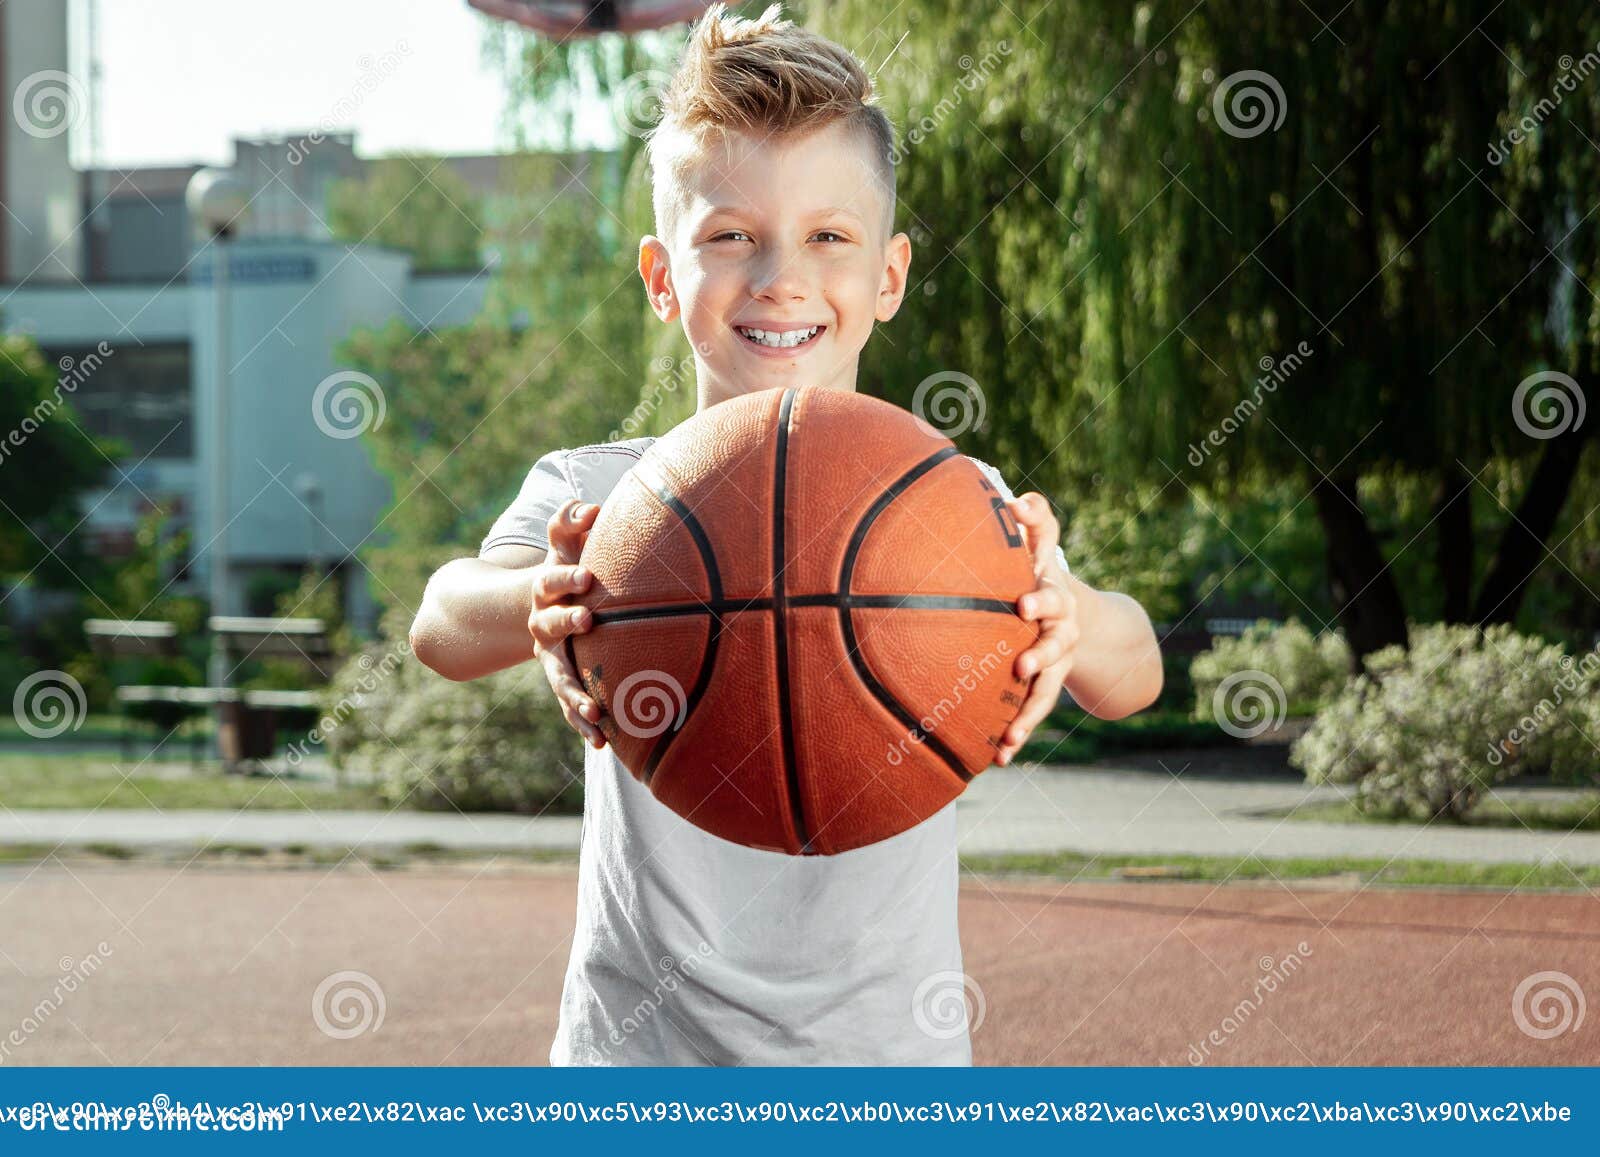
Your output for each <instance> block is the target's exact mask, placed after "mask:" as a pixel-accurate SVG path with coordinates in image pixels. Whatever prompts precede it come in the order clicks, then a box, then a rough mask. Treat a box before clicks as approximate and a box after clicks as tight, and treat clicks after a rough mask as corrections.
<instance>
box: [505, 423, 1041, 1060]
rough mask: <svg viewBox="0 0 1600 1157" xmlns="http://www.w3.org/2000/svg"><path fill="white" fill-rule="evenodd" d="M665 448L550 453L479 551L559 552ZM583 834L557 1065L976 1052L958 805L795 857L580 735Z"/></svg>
mask: <svg viewBox="0 0 1600 1157" xmlns="http://www.w3.org/2000/svg"><path fill="white" fill-rule="evenodd" d="M653 441H654V439H651V438H634V439H630V440H628V441H625V442H610V443H605V444H603V445H596V446H583V447H579V448H578V449H575V450H557V451H554V452H552V453H550V454H546V455H545V456H544V457H542V458H540V459H539V460H538V462H536V463H535V464H534V466H533V469H532V470H530V471H529V472H528V476H527V479H526V480H525V481H524V482H523V485H522V490H521V492H520V493H519V494H518V496H517V498H516V500H515V501H514V502H513V503H512V504H511V506H510V507H509V508H508V509H507V510H506V511H505V513H504V514H502V515H501V516H500V517H499V519H497V520H496V521H495V524H494V526H493V528H491V530H490V531H489V535H488V537H487V538H485V539H484V541H483V546H482V548H481V550H484V551H486V550H488V549H489V548H491V547H494V546H500V545H504V544H507V543H515V544H521V545H526V546H536V547H540V548H543V549H548V547H549V543H548V540H547V538H546V530H547V524H548V523H549V520H550V516H551V515H552V514H554V513H555V511H556V510H557V509H559V508H560V506H561V505H562V503H564V502H566V501H567V500H568V499H572V498H577V499H580V500H581V501H584V502H593V503H601V502H604V501H605V499H606V497H607V495H609V494H610V493H611V491H612V489H613V488H614V487H615V486H616V484H617V483H618V481H620V480H621V478H622V476H623V475H624V474H626V473H627V472H628V470H629V469H631V468H632V466H633V464H634V463H635V462H637V461H638V460H639V457H640V455H641V454H643V453H644V451H645V450H646V449H647V448H648V447H649V445H650V444H651V442H653ZM974 461H976V459H974ZM977 465H978V466H979V467H980V468H981V469H982V470H983V472H984V473H985V474H986V475H987V476H988V477H989V480H990V481H991V482H993V483H994V484H995V487H996V488H997V489H998V490H999V492H1000V493H1001V494H1002V495H1003V496H1005V497H1006V498H1010V497H1012V493H1011V490H1010V488H1009V487H1007V485H1006V483H1005V480H1004V479H1003V478H1001V477H1000V474H999V472H998V471H996V470H995V469H994V468H993V467H992V466H989V465H987V464H985V463H982V462H978V463H977ZM1057 549H1058V557H1059V558H1060V561H1061V564H1062V566H1063V567H1065V566H1066V557H1065V555H1064V554H1061V553H1060V551H1059V548H1057ZM580 845H581V847H580V851H579V858H578V914H577V927H576V930H575V932H574V935H573V942H572V955H571V957H570V959H569V961H568V964H567V973H566V983H565V986H564V989H563V991H562V995H561V1020H560V1026H559V1027H558V1028H557V1030H556V1038H555V1043H554V1045H553V1046H552V1047H551V1050H550V1063H551V1064H554V1065H970V1064H971V1063H972V1044H971V1038H970V1035H969V1032H968V1026H967V1015H968V1014H967V1006H966V995H967V994H966V992H965V991H964V988H965V986H967V985H970V983H971V981H970V980H969V979H968V978H967V977H965V976H964V974H963V972H962V966H961V941H960V938H959V936H958V934H957V924H956V898H957V875H958V872H957V859H956V804H955V802H954V801H952V802H951V803H949V804H948V805H946V806H945V807H944V808H943V809H942V810H941V811H939V812H938V813H936V814H935V815H933V816H931V817H929V818H928V819H926V820H924V821H923V822H922V823H920V824H918V825H917V826H916V827H914V828H911V829H909V830H907V831H904V832H902V833H900V834H899V835H897V836H894V837H892V838H891V839H887V840H884V841H882V842H880V843H876V844H872V845H869V846H867V847H864V848H857V849H855V850H854V851H849V852H843V853H840V854H838V855H832V856H789V855H784V854H782V853H779V852H768V851H758V850H756V849H753V848H747V847H745V846H743V845H742V844H736V843H732V842H731V841H728V840H724V839H720V838H719V837H717V836H713V835H711V834H710V833H709V832H706V831H703V830H702V829H700V828H697V827H695V826H694V825H693V824H691V823H689V822H688V821H687V820H685V819H683V818H682V817H680V816H679V815H678V814H677V813H676V812H674V811H672V810H671V809H670V808H668V807H667V806H666V805H665V804H663V803H661V802H660V801H659V800H657V799H656V798H655V797H654V796H653V795H651V794H650V789H649V788H647V787H645V786H644V785H643V784H641V783H640V782H639V781H638V780H636V779H634V777H633V776H632V774H630V773H629V771H628V770H627V768H625V767H624V766H623V765H622V762H621V761H620V760H618V759H617V757H616V755H615V754H613V752H612V749H611V747H610V745H607V746H606V747H604V748H603V749H601V750H599V751H596V750H595V749H594V748H592V747H590V746H588V745H587V744H585V746H584V804H583V825H582V834H581V836H580Z"/></svg>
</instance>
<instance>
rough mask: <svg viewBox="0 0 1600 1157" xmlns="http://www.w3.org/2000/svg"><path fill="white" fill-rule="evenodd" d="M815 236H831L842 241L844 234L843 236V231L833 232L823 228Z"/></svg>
mask: <svg viewBox="0 0 1600 1157" xmlns="http://www.w3.org/2000/svg"><path fill="white" fill-rule="evenodd" d="M817 237H819V238H822V237H831V238H833V239H834V240H835V241H843V240H845V236H844V234H843V233H835V232H834V231H833V230H832V229H824V230H823V231H822V232H820V233H818V234H817Z"/></svg>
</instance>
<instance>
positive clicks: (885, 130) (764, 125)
mask: <svg viewBox="0 0 1600 1157" xmlns="http://www.w3.org/2000/svg"><path fill="white" fill-rule="evenodd" d="M840 122H843V123H844V124H846V125H847V126H849V128H850V129H851V130H852V132H853V133H855V134H856V135H858V136H859V137H860V138H861V140H862V142H863V144H864V146H865V147H866V149H867V151H868V153H869V155H870V157H871V162H872V163H871V172H872V175H873V177H874V178H875V179H876V180H877V182H878V184H879V185H880V186H881V188H882V191H883V194H884V198H885V202H886V209H885V219H886V221H885V223H886V225H887V224H892V222H893V220H894V202H895V177H894V160H893V155H894V126H893V125H892V124H891V123H890V121H889V118H888V116H887V115H886V114H885V113H884V111H883V109H881V108H879V107H878V105H877V103H876V95H875V93H874V91H873V85H872V77H871V76H869V75H868V74H867V70H866V69H865V68H863V67H862V65H861V61H860V60H858V59H856V56H855V54H854V53H852V52H851V51H850V50H849V49H847V48H844V47H843V46H841V45H839V44H836V43H834V42H833V41H831V40H829V39H828V38H827V37H825V36H820V35H818V34H817V33H815V32H810V31H807V30H806V29H804V28H801V27H799V26H798V25H797V24H795V23H794V21H792V20H786V19H783V18H782V6H781V5H778V4H772V5H770V6H769V7H768V8H767V9H766V11H764V12H763V13H762V14H761V15H760V16H758V17H756V18H755V19H754V20H747V19H743V18H741V17H738V16H733V15H730V14H729V13H728V11H727V5H726V4H720V3H719V4H713V5H712V6H711V7H710V8H709V9H708V10H707V11H706V14H705V15H704V16H703V17H701V19H700V20H699V21H698V22H697V23H696V24H695V26H694V28H693V30H692V31H691V32H690V34H689V41H688V43H687V44H686V45H685V46H684V50H683V58H682V60H681V62H680V63H679V65H678V70H677V72H676V73H675V74H674V75H673V77H672V80H671V82H670V83H669V84H668V85H667V87H666V90H665V91H664V92H663V93H662V96H661V120H660V121H659V122H658V123H657V125H656V126H655V127H654V128H653V129H652V130H651V131H650V134H649V137H648V140H647V142H646V148H647V150H648V152H649V156H650V170H651V182H652V186H653V190H652V192H653V196H652V200H653V203H654V208H655V215H656V227H657V230H658V231H661V230H662V229H663V228H664V227H665V225H666V223H667V222H669V221H670V220H671V218H672V216H673V212H674V210H675V209H677V208H678V202H679V201H680V200H681V193H679V192H678V188H679V185H680V182H681V180H682V177H683V173H684V172H685V170H686V168H687V167H688V165H689V164H690V163H692V161H693V159H694V156H695V154H696V153H697V152H698V151H699V150H700V149H702V148H703V147H704V146H705V145H706V143H707V142H708V140H711V139H715V138H716V137H718V136H719V135H720V134H722V133H725V132H727V131H730V130H732V131H737V132H741V133H747V134H751V135H756V136H760V137H778V136H790V135H795V136H803V135H805V134H808V133H811V132H814V131H816V130H818V129H822V128H826V127H828V126H829V125H833V124H836V123H840Z"/></svg>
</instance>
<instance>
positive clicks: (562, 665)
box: [544, 651, 600, 726]
mask: <svg viewBox="0 0 1600 1157" xmlns="http://www.w3.org/2000/svg"><path fill="white" fill-rule="evenodd" d="M544 670H545V677H546V678H547V679H549V680H550V689H551V690H552V691H554V692H555V694H556V699H557V700H559V701H560V703H561V706H562V709H563V710H566V711H570V712H572V713H573V714H574V715H575V716H577V717H578V719H579V720H581V721H584V722H586V723H598V722H600V705H599V704H598V703H596V702H595V701H594V700H593V699H591V698H589V694H588V692H586V691H585V690H584V689H583V684H582V683H580V682H578V675H577V672H575V671H574V670H573V669H572V668H571V667H570V666H569V665H568V664H567V663H566V661H565V659H563V658H562V656H561V652H560V651H555V652H546V654H545V656H544ZM573 726H577V724H573Z"/></svg>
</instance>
